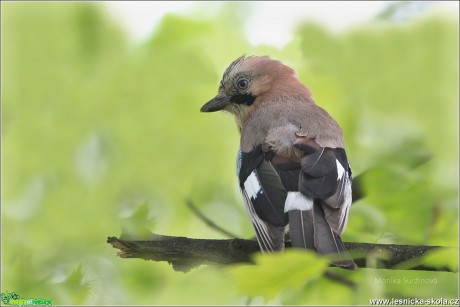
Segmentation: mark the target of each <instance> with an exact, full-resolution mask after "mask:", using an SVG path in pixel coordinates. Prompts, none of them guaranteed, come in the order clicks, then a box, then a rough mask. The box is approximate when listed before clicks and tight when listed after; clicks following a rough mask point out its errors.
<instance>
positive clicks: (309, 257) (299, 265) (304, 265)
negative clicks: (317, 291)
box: [229, 249, 328, 300]
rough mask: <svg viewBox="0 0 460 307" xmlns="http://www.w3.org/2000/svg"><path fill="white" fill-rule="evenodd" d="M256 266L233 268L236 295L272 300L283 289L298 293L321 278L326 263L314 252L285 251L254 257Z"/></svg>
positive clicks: (231, 271) (231, 270)
mask: <svg viewBox="0 0 460 307" xmlns="http://www.w3.org/2000/svg"><path fill="white" fill-rule="evenodd" d="M254 260H255V265H243V266H238V267H233V268H231V269H229V270H230V275H232V276H233V277H234V278H235V279H236V288H237V290H238V291H239V292H241V293H242V294H244V295H249V296H259V295H261V296H263V297H264V298H265V299H266V300H270V299H273V298H275V297H276V296H277V295H278V294H279V293H280V292H282V291H283V290H284V289H286V288H289V289H300V288H301V287H302V286H303V285H304V284H305V283H306V282H308V281H310V280H313V279H316V278H318V277H320V276H321V275H322V274H323V272H324V270H325V269H326V268H327V266H328V261H327V260H325V259H322V258H320V257H319V256H318V255H316V254H315V253H313V252H310V251H303V250H294V249H292V250H286V251H285V252H283V253H276V254H257V255H256V256H255V257H254Z"/></svg>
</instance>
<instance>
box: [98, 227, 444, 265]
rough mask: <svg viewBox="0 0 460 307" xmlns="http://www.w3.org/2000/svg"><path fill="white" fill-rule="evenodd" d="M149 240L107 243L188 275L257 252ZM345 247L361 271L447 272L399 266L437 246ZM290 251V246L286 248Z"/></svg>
mask: <svg viewBox="0 0 460 307" xmlns="http://www.w3.org/2000/svg"><path fill="white" fill-rule="evenodd" d="M148 239H149V240H136V238H128V237H124V236H122V237H121V238H120V239H118V238H116V237H109V238H108V239H107V243H109V244H111V245H112V246H113V247H114V248H116V249H119V250H120V251H119V252H118V256H120V257H121V258H140V259H145V260H154V261H167V262H168V263H170V264H172V266H173V269H174V270H176V271H184V272H187V271H189V270H190V269H191V268H194V267H197V266H200V265H203V264H205V265H227V264H235V263H251V255H252V254H254V253H255V252H258V251H259V246H258V244H257V242H256V241H254V240H243V239H225V240H218V239H192V238H186V237H171V236H163V235H156V234H152V237H151V238H148ZM345 246H346V247H347V249H348V250H349V251H350V253H351V254H352V256H353V257H354V258H355V261H356V264H357V265H358V267H360V268H365V267H375V265H374V264H372V263H370V262H372V261H367V260H369V259H377V260H378V261H377V263H378V265H377V267H378V268H387V269H391V268H395V266H397V267H398V268H399V269H411V270H428V271H449V269H448V268H447V267H446V268H436V267H428V266H422V265H419V264H416V265H413V266H411V267H404V266H401V264H403V263H407V262H408V261H413V260H414V259H417V258H419V257H420V256H422V255H423V254H425V253H426V252H428V251H430V250H433V249H437V248H443V247H439V246H418V245H396V244H373V243H353V242H345ZM286 247H287V248H289V245H288V244H287V246H286Z"/></svg>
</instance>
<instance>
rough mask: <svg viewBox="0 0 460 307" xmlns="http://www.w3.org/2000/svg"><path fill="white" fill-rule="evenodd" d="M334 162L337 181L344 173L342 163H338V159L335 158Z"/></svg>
mask: <svg viewBox="0 0 460 307" xmlns="http://www.w3.org/2000/svg"><path fill="white" fill-rule="evenodd" d="M335 163H336V164H337V181H339V180H340V179H342V177H343V174H345V169H344V168H343V166H342V164H340V162H339V160H337V159H335Z"/></svg>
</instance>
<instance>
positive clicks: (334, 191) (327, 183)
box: [293, 136, 352, 235]
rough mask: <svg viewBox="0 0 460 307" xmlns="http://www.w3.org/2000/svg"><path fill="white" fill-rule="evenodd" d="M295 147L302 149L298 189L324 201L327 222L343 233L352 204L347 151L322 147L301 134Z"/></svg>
mask: <svg viewBox="0 0 460 307" xmlns="http://www.w3.org/2000/svg"><path fill="white" fill-rule="evenodd" d="M293 146H294V147H296V148H298V149H300V150H301V151H302V152H303V157H302V158H301V159H300V164H301V170H302V171H301V172H300V180H299V191H300V192H302V193H303V194H304V195H306V196H308V197H311V198H314V199H320V200H322V204H323V210H324V215H325V217H326V220H327V222H328V223H329V225H330V226H331V228H332V230H333V231H334V232H335V233H336V234H337V235H341V234H342V233H343V231H344V229H345V226H346V222H347V219H348V210H349V208H350V205H351V182H352V180H351V179H352V178H351V168H350V166H349V163H348V159H347V155H346V153H345V150H344V149H343V148H330V147H321V146H319V145H318V144H317V143H316V142H315V141H314V140H312V139H308V138H304V137H299V136H298V137H297V139H296V141H295V143H294V145H293Z"/></svg>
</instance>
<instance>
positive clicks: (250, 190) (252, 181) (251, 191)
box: [244, 171, 262, 199]
mask: <svg viewBox="0 0 460 307" xmlns="http://www.w3.org/2000/svg"><path fill="white" fill-rule="evenodd" d="M261 190H262V187H261V186H260V183H259V179H258V178H257V175H256V172H255V171H253V172H252V173H251V175H249V176H248V178H247V179H246V181H245V182H244V191H245V192H246V194H247V195H248V197H249V198H252V199H256V198H257V194H259V192H260V191H261Z"/></svg>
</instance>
